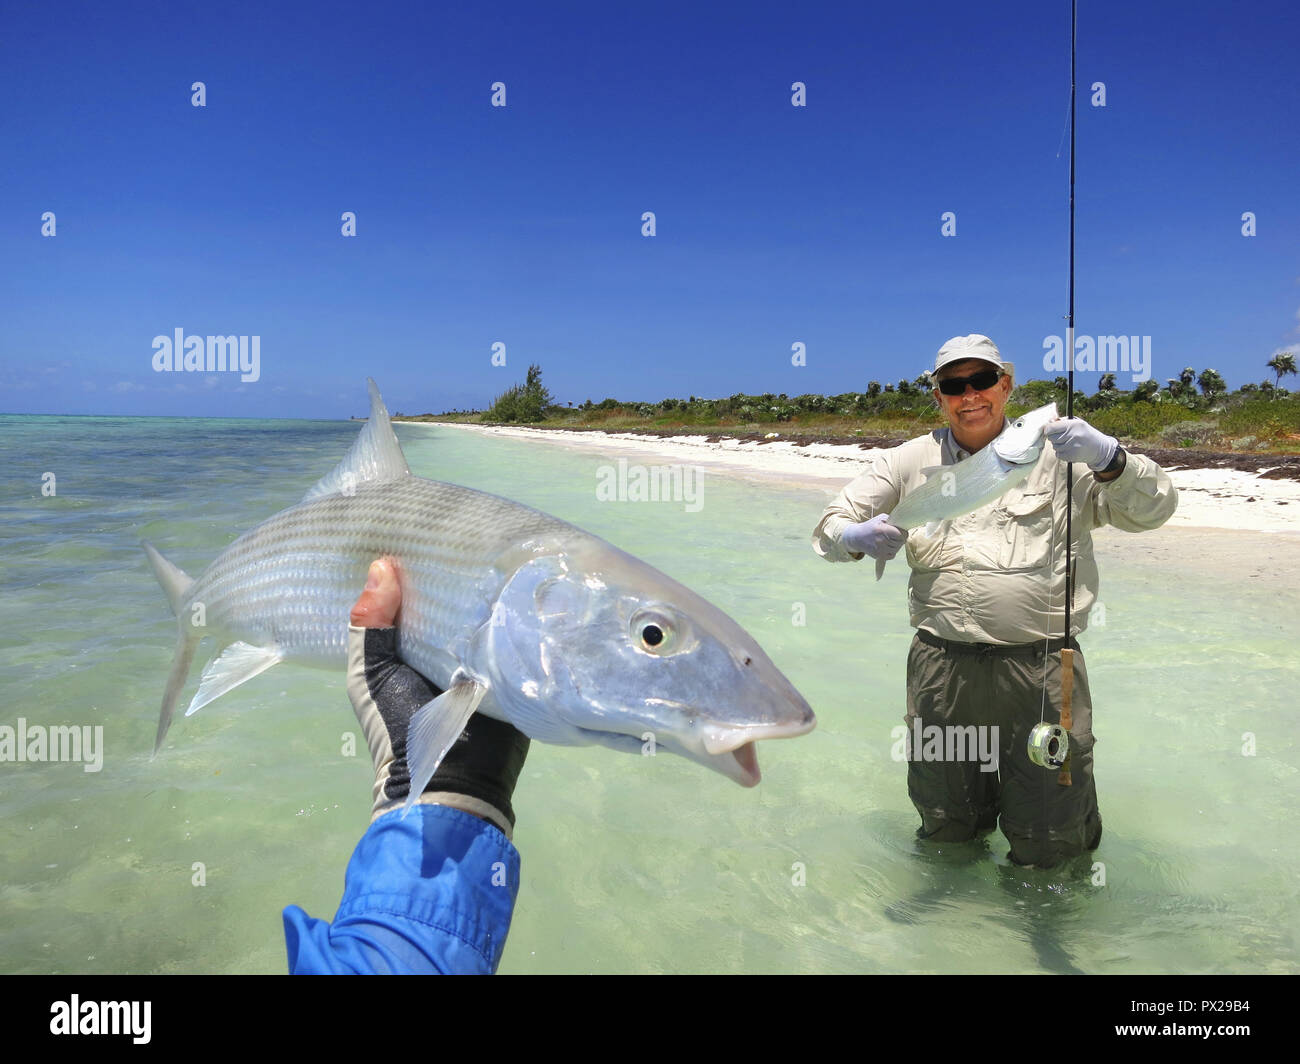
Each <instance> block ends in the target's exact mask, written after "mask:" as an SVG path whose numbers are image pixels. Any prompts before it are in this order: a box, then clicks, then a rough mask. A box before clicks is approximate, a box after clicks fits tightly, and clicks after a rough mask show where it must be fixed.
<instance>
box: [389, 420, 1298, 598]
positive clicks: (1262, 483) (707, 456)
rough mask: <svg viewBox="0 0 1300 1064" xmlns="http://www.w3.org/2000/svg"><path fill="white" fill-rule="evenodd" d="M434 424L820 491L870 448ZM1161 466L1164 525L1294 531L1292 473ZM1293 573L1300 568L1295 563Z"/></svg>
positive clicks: (833, 487)
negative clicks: (1170, 507)
mask: <svg viewBox="0 0 1300 1064" xmlns="http://www.w3.org/2000/svg"><path fill="white" fill-rule="evenodd" d="M409 424H429V422H409ZM436 424H437V426H438V427H440V428H441V427H448V428H455V429H463V430H465V431H467V432H477V433H480V434H482V435H486V436H505V437H513V438H516V439H532V440H540V441H542V442H545V443H551V444H555V445H558V446H564V447H569V448H571V449H575V450H586V451H597V452H600V453H603V454H607V455H609V454H616V455H618V456H619V457H626V458H627V459H628V460H629V461H633V460H637V461H641V462H644V463H647V464H649V463H659V464H689V465H693V466H697V467H700V468H702V469H705V470H708V471H712V472H717V473H721V474H724V475H727V476H735V477H741V478H746V479H755V480H762V481H766V482H769V483H771V482H778V483H784V484H788V485H791V486H796V487H816V488H820V489H823V490H825V491H826V492H827V494H828V495H830V494H833V493H834V492H837V491H838V490H839V489H840V488H841V487H843V485H844V484H845V483H847V482H848V481H849V480H852V479H853V477H855V476H857V474H858V472H859V471H860V470H861V468H862V467H863V465H864V464H865V463H866V462H867V461H868V460H869V459H870V457H871V456H872V455H873V454H876V453H878V452H877V451H874V450H864V449H862V448H861V447H858V446H856V445H844V444H824V443H812V444H807V445H804V446H796V445H795V444H793V443H785V442H781V441H777V440H773V441H771V442H765V443H762V444H759V443H757V442H756V441H752V440H737V439H725V438H724V439H718V438H714V439H713V440H710V439H708V438H707V437H705V436H667V437H662V436H661V437H655V436H645V435H640V434H635V433H622V432H619V433H606V432H594V431H588V432H572V431H567V430H564V429H530V428H517V427H513V426H485V425H464V424H453V423H448V422H438V423H436ZM1189 457H1190V456H1189ZM1166 468H1167V469H1168V470H1169V476H1170V478H1171V479H1172V480H1173V482H1174V486H1175V487H1176V488H1177V489H1178V512H1177V513H1175V514H1174V516H1173V517H1172V518H1170V520H1169V523H1168V525H1166V526H1165V527H1166V528H1167V529H1169V530H1173V529H1219V530H1224V529H1226V530H1232V531H1235V532H1268V533H1291V534H1292V535H1295V534H1297V533H1300V483H1297V482H1296V481H1294V480H1271V479H1267V478H1264V477H1261V476H1259V475H1258V474H1257V473H1250V472H1244V471H1241V470H1236V469H1193V468H1182V467H1174V466H1166ZM1281 538H1282V539H1283V540H1284V541H1285V548H1284V549H1285V552H1286V553H1287V554H1288V555H1292V554H1294V555H1296V556H1297V557H1300V535H1297V536H1296V538H1295V539H1294V540H1292V536H1291V535H1283V536H1282V537H1281ZM1279 546H1282V544H1279ZM1293 575H1300V565H1297V567H1296V572H1295V574H1293ZM1288 582H1289V581H1288Z"/></svg>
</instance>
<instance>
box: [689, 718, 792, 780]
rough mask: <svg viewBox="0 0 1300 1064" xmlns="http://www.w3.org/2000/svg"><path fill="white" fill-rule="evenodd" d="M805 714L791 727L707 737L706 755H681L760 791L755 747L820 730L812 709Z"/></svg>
mask: <svg viewBox="0 0 1300 1064" xmlns="http://www.w3.org/2000/svg"><path fill="white" fill-rule="evenodd" d="M805 710H806V712H805V714H804V716H803V717H802V718H801V719H800V720H798V721H796V722H794V723H791V724H768V725H764V726H760V727H756V728H743V729H739V732H737V731H732V732H730V733H727V732H718V733H715V734H713V735H711V736H710V735H706V736H705V737H704V751H703V753H702V754H695V753H690V752H688V751H682V750H679V751H678V752H680V753H684V754H685V755H686V756H687V757H689V758H691V760H693V761H699V762H700V763H701V764H705V765H708V766H709V767H710V768H712V769H715V770H716V771H718V772H721V773H722V774H723V775H724V776H726V777H727V778H728V779H733V780H735V781H736V782H737V783H739V784H740V785H741V786H742V787H756V786H758V783H759V781H760V780H761V779H762V778H763V774H762V772H761V771H760V770H759V767H758V750H757V748H756V746H755V744H756V743H757V742H758V740H760V739H793V738H795V737H796V736H799V735H807V734H808V732H810V731H812V730H813V728H815V727H816V726H817V718H816V717H815V716H814V715H813V711H812V709H811V708H807V707H805Z"/></svg>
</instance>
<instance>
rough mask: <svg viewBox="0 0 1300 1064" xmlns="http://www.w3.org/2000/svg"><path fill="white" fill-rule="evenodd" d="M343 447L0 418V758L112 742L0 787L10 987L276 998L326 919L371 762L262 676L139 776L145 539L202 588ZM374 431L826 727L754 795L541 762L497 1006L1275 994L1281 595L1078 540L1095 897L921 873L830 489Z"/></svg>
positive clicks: (597, 759) (950, 869)
mask: <svg viewBox="0 0 1300 1064" xmlns="http://www.w3.org/2000/svg"><path fill="white" fill-rule="evenodd" d="M355 432H356V426H355V425H351V424H348V423H333V422H249V421H224V420H194V419H162V418H159V419H153V418H150V419H127V418H123V419H113V418H20V417H0V458H2V459H3V461H2V462H0V480H2V481H3V487H4V490H3V494H2V496H0V509H2V513H0V572H2V573H3V586H4V594H3V596H2V597H0V693H2V694H3V699H2V707H3V708H2V709H0V725H9V726H15V725H16V723H17V720H18V718H19V717H23V718H25V719H27V720H28V721H29V722H32V723H44V724H89V725H102V726H103V728H104V747H105V755H104V763H103V768H102V771H100V772H97V773H87V772H84V771H83V770H82V768H81V766H80V765H77V764H68V763H54V764H28V763H22V764H14V763H0V970H2V971H6V972H182V971H186V972H188V971H198V972H280V971H283V970H284V967H285V961H284V946H283V939H282V933H281V923H280V911H281V909H282V908H283V907H284V906H285V905H288V904H291V903H292V904H299V905H302V906H303V907H304V908H306V909H307V911H308V912H310V913H312V914H313V915H317V916H324V917H329V916H331V915H332V914H333V911H334V908H335V906H336V905H337V902H338V898H339V894H340V891H341V887H342V877H343V869H344V867H345V865H346V862H347V859H348V857H349V855H350V853H351V850H352V847H353V846H354V844H355V842H356V840H357V838H358V837H359V835H360V833H361V831H362V830H363V829H364V826H365V822H366V817H367V812H368V805H369V784H370V766H369V761H368V757H367V756H366V755H365V747H364V742H362V743H361V744H360V746H361V756H360V757H349V756H344V754H343V753H342V747H343V736H344V735H345V734H346V733H350V732H355V730H356V724H355V720H354V718H353V716H352V712H351V709H350V707H349V705H348V702H347V698H346V695H345V694H344V691H343V683H342V677H341V676H331V675H329V674H328V673H325V672H320V671H317V670H312V669H306V668H301V667H292V666H280V667H278V668H276V669H275V670H273V671H272V672H269V673H267V674H265V675H263V676H260V677H257V678H256V679H254V680H253V681H251V682H250V683H248V684H247V685H245V686H244V687H242V688H240V689H239V690H238V691H236V692H233V693H232V694H230V695H228V696H226V697H225V698H223V699H222V700H220V701H218V702H216V703H214V704H213V705H211V706H208V707H206V708H205V709H204V710H203V711H202V712H200V713H199V714H197V715H196V716H194V717H190V718H187V719H181V720H179V721H178V722H177V724H176V725H175V726H174V727H173V729H172V732H171V734H170V735H169V738H168V742H167V745H166V747H165V749H164V753H163V754H162V755H161V756H160V757H159V758H158V759H157V760H155V761H150V759H149V752H150V750H151V748H152V741H153V734H154V729H155V726H156V717H157V707H158V702H159V699H160V697H161V693H162V688H163V684H164V681H165V678H166V673H167V669H168V665H169V662H170V658H171V653H172V644H173V639H174V631H175V629H174V622H173V620H172V618H171V616H170V614H169V612H168V610H167V607H166V603H165V600H164V598H163V596H162V592H161V591H160V589H159V588H158V586H157V584H156V582H155V581H154V579H153V576H152V575H151V573H150V572H149V570H148V567H147V565H146V563H145V560H144V557H143V554H142V553H141V551H140V549H139V547H138V541H139V539H140V538H142V537H143V538H147V539H150V540H151V541H152V542H154V543H155V544H156V545H158V546H159V548H160V549H162V550H163V551H164V553H165V554H167V556H168V557H170V558H171V559H172V560H173V561H175V562H176V563H177V564H179V565H181V566H182V567H183V568H185V569H187V570H188V571H190V572H192V573H198V572H200V571H201V570H202V569H203V568H204V567H205V566H206V565H207V564H208V563H209V562H210V561H211V560H212V558H214V557H215V556H216V554H217V553H218V552H219V551H220V550H221V549H222V548H223V547H224V546H225V545H226V544H227V543H229V542H230V541H231V540H232V539H233V538H234V537H235V535H237V534H238V533H239V532H242V531H243V530H245V529H247V528H249V527H251V526H252V525H254V524H256V523H257V522H258V521H260V520H262V519H263V518H265V517H266V516H268V515H270V514H271V513H273V512H275V511H277V510H279V509H282V508H284V507H285V506H288V505H290V504H292V503H293V502H295V501H297V499H298V498H299V497H300V496H301V494H302V493H303V492H304V491H305V490H306V489H307V488H308V487H309V486H310V485H311V484H312V483H313V482H314V481H315V480H316V479H317V478H319V477H320V476H321V475H323V474H324V473H325V472H327V471H328V469H329V468H330V467H331V466H332V465H333V463H334V462H335V461H337V459H338V458H339V457H340V456H341V455H342V453H343V452H344V450H345V449H346V448H347V447H348V446H349V444H350V443H351V440H352V438H353V436H354V434H355ZM398 434H399V436H400V438H401V439H402V441H403V444H404V446H405V447H406V451H407V457H408V460H409V461H410V464H411V466H412V468H413V469H414V471H415V472H417V473H419V474H421V475H423V476H429V477H433V478H436V479H443V480H452V481H456V482H458V483H462V484H467V485H470V486H473V487H478V488H482V489H484V490H488V491H493V492H497V493H499V494H502V495H505V496H508V497H510V498H514V499H517V500H519V501H520V502H524V503H528V504H530V505H533V506H537V507H539V508H541V509H544V510H547V511H549V512H552V513H554V514H556V515H557V516H560V517H563V518H565V519H567V520H570V521H573V522H574V523H576V524H579V525H582V526H584V527H586V528H589V529H590V530H591V531H593V532H596V533H597V534H600V535H603V536H605V537H606V538H608V539H610V540H611V541H612V542H614V543H616V544H617V545H618V546H620V547H623V548H625V549H627V550H630V551H631V552H633V553H634V554H637V555H639V556H641V557H642V558H644V559H645V560H647V561H648V562H650V563H652V564H654V565H657V566H659V567H660V568H661V569H663V570H665V571H666V572H668V573H669V574H670V575H672V576H674V577H676V578H677V579H679V580H682V581H683V582H685V583H687V584H688V585H690V586H692V587H694V588H695V589H696V590H698V591H700V592H701V593H702V594H704V595H705V596H706V597H708V598H710V599H712V600H713V601H715V602H716V603H717V604H718V605H720V606H721V607H722V608H723V609H725V610H726V611H727V612H728V613H730V614H731V615H732V616H733V617H735V618H736V619H737V620H739V621H740V622H741V623H742V624H743V625H745V626H746V627H747V628H748V629H749V630H750V631H751V632H752V633H753V634H754V635H755V636H756V637H757V638H758V640H759V642H760V643H762V645H763V646H764V648H765V649H766V650H767V651H768V653H769V654H770V655H771V657H772V658H773V659H774V660H775V661H776V662H777V664H778V665H779V666H780V667H781V668H782V669H783V670H784V671H785V672H786V673H787V675H789V676H790V678H791V679H792V680H793V682H794V683H795V685H796V686H797V687H799V689H800V690H801V691H802V692H803V693H804V695H805V696H806V697H807V698H808V700H809V701H810V702H811V703H812V705H813V707H814V708H815V709H816V711H817V713H818V718H819V724H818V728H817V730H816V731H815V732H813V733H812V734H811V735H808V736H804V737H802V738H799V739H796V740H793V741H788V742H769V743H764V744H761V745H760V747H759V761H760V764H761V765H762V768H763V772H764V782H763V784H762V785H761V786H760V787H758V788H757V789H755V790H745V789H742V788H740V787H737V786H736V785H735V784H734V783H732V782H730V781H729V780H727V779H725V778H724V777H722V776H720V775H717V774H715V773H711V772H708V771H707V770H705V769H703V768H702V767H700V766H698V765H695V764H692V763H690V762H687V761H684V760H681V759H677V758H673V757H671V756H662V757H657V758H636V757H629V756H625V755H621V754H617V753H614V752H612V751H609V750H606V749H603V748H584V749H567V748H558V747H553V746H544V745H542V744H534V745H533V749H532V753H531V754H530V756H529V761H528V764H527V766H526V767H525V770H524V774H523V777H522V778H521V780H520V784H519V788H518V790H517V791H516V801H515V805H516V809H517V810H518V813H519V827H518V831H517V834H516V842H517V844H518V846H519V849H520V851H521V853H522V856H523V886H522V889H521V892H520V897H519V903H518V906H517V909H516V913H515V921H514V925H513V927H512V930H511V933H510V940H509V943H508V945H507V948H506V953H505V958H504V961H503V963H502V966H501V970H502V971H503V972H694V971H723V972H786V971H789V972H1065V971H1085V972H1205V971H1230V972H1295V971H1300V946H1298V944H1297V927H1296V923H1297V919H1296V912H1297V888H1296V883H1297V882H1298V881H1300V848H1298V847H1297V845H1296V844H1297V841H1298V837H1300V832H1298V831H1297V829H1296V827H1295V823H1296V815H1297V814H1296V809H1297V808H1298V807H1300V802H1298V801H1297V799H1298V798H1300V751H1298V750H1297V743H1296V723H1295V718H1294V713H1295V709H1296V704H1297V696H1296V692H1297V690H1298V689H1300V660H1298V655H1297V653H1296V650H1295V647H1296V645H1297V638H1298V637H1300V591H1297V589H1296V588H1294V587H1279V586H1276V584H1273V583H1270V582H1267V581H1263V580H1249V581H1238V582H1233V581H1229V580H1225V579H1224V578H1223V577H1222V576H1221V575H1218V574H1217V573H1216V567H1215V566H1214V565H1213V564H1204V563H1205V562H1207V561H1211V562H1212V559H1203V558H1193V559H1186V560H1185V561H1184V562H1183V564H1180V565H1179V566H1178V567H1177V569H1176V571H1175V570H1159V571H1156V570H1154V569H1153V568H1152V567H1151V566H1150V565H1145V566H1143V565H1140V564H1139V563H1138V562H1137V560H1135V559H1133V558H1131V557H1129V556H1127V555H1126V554H1125V553H1124V552H1123V551H1122V550H1121V549H1119V547H1120V546H1122V544H1120V543H1118V540H1119V537H1118V535H1117V534H1113V533H1112V534H1110V535H1109V536H1108V538H1107V539H1106V540H1104V541H1103V542H1102V545H1101V549H1100V554H1101V558H1102V572H1103V587H1102V596H1101V598H1102V601H1104V602H1105V604H1106V607H1107V624H1106V625H1105V626H1104V627H1100V628H1094V629H1093V630H1091V631H1090V632H1089V633H1088V634H1087V636H1086V637H1085V639H1084V648H1085V652H1086V653H1087V655H1088V663H1089V671H1090V678H1091V683H1092V688H1093V697H1094V704H1095V706H1096V710H1095V731H1096V733H1097V736H1098V752H1097V758H1098V769H1097V778H1098V787H1099V793H1100V797H1101V809H1102V815H1103V818H1104V820H1105V828H1106V833H1105V838H1104V840H1103V842H1102V845H1101V848H1100V849H1099V850H1098V851H1097V853H1096V855H1095V859H1096V860H1097V861H1098V862H1101V863H1102V864H1104V866H1105V869H1104V870H1105V883H1104V885H1096V884H1094V883H1093V882H1091V880H1090V877H1089V875H1088V871H1089V870H1088V868H1087V866H1086V863H1085V865H1084V867H1083V868H1082V869H1075V870H1071V871H1069V872H1052V873H1046V872H1028V873H1027V872H1024V871H1022V870H1016V869H1014V868H1012V867H1011V866H1009V865H1008V863H1007V862H1006V860H1005V856H1004V854H1005V849H1006V847H1005V844H1004V843H1003V841H1002V839H1001V837H1000V836H999V835H997V834H994V835H993V836H990V837H989V838H988V839H987V840H985V841H983V842H981V843H977V844H971V845H969V846H966V847H955V848H948V849H947V850H946V851H935V850H932V849H930V850H927V849H922V848H921V847H920V846H919V845H918V844H917V843H916V842H915V840H914V838H913V831H914V828H915V826H916V823H917V817H916V814H915V813H914V811H913V809H912V807H911V804H910V802H909V801H908V799H907V793H906V784H905V765H903V764H901V763H898V762H895V761H893V760H892V759H891V757H890V751H891V747H892V745H893V740H892V737H891V735H890V730H891V729H892V728H893V727H894V725H895V724H897V723H898V722H899V721H900V719H901V717H902V714H903V684H904V658H905V654H906V649H907V645H908V642H909V639H910V635H911V630H910V629H909V628H908V626H907V617H906V610H905V600H904V574H903V570H902V567H901V566H891V567H890V572H889V573H888V574H887V575H886V578H885V580H884V581H883V582H882V583H881V584H879V585H877V584H875V583H874V581H873V580H872V573H871V572H870V570H869V569H868V568H866V567H861V566H853V567H844V566H831V565H828V564H826V563H825V562H822V561H820V560H819V559H817V558H816V557H815V556H814V555H813V554H812V552H811V550H810V549H809V547H808V533H809V531H810V530H811V528H812V526H813V524H814V523H815V522H816V519H817V517H818V515H819V514H820V512H821V509H822V506H823V504H824V500H825V493H824V492H821V491H818V490H814V489H800V490H794V489H787V488H780V487H773V486H771V485H761V484H756V483H752V482H746V481H740V480H734V479H728V478H723V477H721V476H709V475H706V476H705V478H704V482H703V493H704V494H703V503H704V504H703V506H702V507H700V508H699V509H698V510H697V511H696V512H687V510H686V508H685V506H683V505H682V504H681V503H677V504H673V503H630V502H626V503H616V502H598V501H597V498H596V486H597V482H598V467H599V466H601V465H605V464H610V463H612V462H613V461H614V460H615V459H614V458H613V457H611V458H605V457H603V456H601V455H598V454H587V453H580V452H575V451H570V450H567V449H564V448H560V447H554V446H542V445H538V444H532V443H528V442H524V441H516V440H499V439H485V438H482V437H480V436H478V435H476V434H471V433H466V432H461V431H457V430H454V429H445V428H444V429H440V428H431V427H425V426H399V427H398ZM46 472H53V473H54V474H55V477H56V478H57V479H56V490H57V494H55V495H54V496H52V497H47V496H43V495H42V494H41V483H42V474H44V473H46ZM797 604H802V607H803V611H804V612H805V613H806V624H804V625H802V626H800V625H796V624H794V623H792V619H793V618H794V616H795V614H796V610H797ZM196 679H197V669H196V671H195V679H192V681H191V687H190V689H189V691H192V689H193V683H194V682H195V680H196ZM189 691H187V695H186V697H188V694H189ZM1245 732H1251V733H1253V734H1254V736H1255V737H1256V738H1255V741H1256V744H1257V752H1256V754H1255V756H1252V757H1246V756H1243V755H1242V752H1241V749H1242V735H1243V733H1245ZM196 862H198V863H201V864H202V865H203V867H204V870H205V874H206V884H205V885H202V886H196V885H194V878H195V875H196V873H195V871H194V865H195V863H196ZM800 869H802V875H799V874H798V873H799V870H800Z"/></svg>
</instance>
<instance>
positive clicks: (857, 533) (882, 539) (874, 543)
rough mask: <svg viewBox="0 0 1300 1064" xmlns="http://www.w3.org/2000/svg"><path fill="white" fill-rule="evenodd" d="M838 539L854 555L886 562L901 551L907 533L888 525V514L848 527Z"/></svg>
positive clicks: (878, 515)
mask: <svg viewBox="0 0 1300 1064" xmlns="http://www.w3.org/2000/svg"><path fill="white" fill-rule="evenodd" d="M840 539H841V540H842V542H843V543H844V546H845V547H846V548H848V549H849V550H851V551H852V552H853V553H854V554H869V555H871V557H873V558H875V559H876V560H877V561H882V562H887V561H889V560H890V559H891V558H893V557H894V555H896V554H897V553H898V552H899V551H900V550H902V549H903V544H904V543H906V542H907V533H906V532H905V531H904V530H903V529H901V528H897V527H895V526H894V525H891V524H890V523H889V514H876V516H875V517H873V518H871V519H870V520H869V521H861V522H859V523H858V524H856V525H849V526H848V528H846V529H845V530H844V531H843V532H842V533H841V534H840Z"/></svg>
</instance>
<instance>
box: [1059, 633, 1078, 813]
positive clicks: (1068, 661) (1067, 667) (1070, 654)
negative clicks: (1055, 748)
mask: <svg viewBox="0 0 1300 1064" xmlns="http://www.w3.org/2000/svg"><path fill="white" fill-rule="evenodd" d="M1073 699H1074V651H1073V650H1071V649H1070V648H1069V647H1063V648H1062V650H1061V727H1062V728H1064V729H1065V730H1066V731H1067V732H1068V731H1069V730H1070V728H1072V727H1073V726H1074V715H1073V713H1072V712H1071V709H1070V703H1071V702H1072V701H1073ZM1056 782H1057V783H1058V784H1059V785H1060V786H1062V787H1069V786H1072V785H1073V783H1074V780H1073V779H1072V778H1071V777H1070V755H1069V754H1066V755H1065V764H1063V765H1062V766H1061V771H1060V772H1059V773H1058V774H1057V777H1056Z"/></svg>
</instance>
